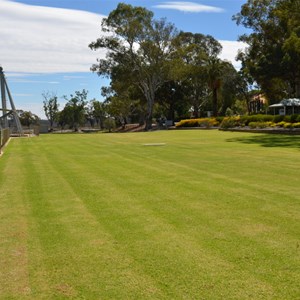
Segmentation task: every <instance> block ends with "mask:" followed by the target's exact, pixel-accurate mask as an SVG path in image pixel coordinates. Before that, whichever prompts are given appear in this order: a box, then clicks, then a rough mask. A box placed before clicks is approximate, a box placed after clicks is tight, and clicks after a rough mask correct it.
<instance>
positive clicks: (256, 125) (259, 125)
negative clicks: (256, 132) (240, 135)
mask: <svg viewBox="0 0 300 300" xmlns="http://www.w3.org/2000/svg"><path fill="white" fill-rule="evenodd" d="M271 124H272V122H250V123H249V127H250V128H251V129H254V128H261V129H262V128H267V127H269V126H270V125H271Z"/></svg>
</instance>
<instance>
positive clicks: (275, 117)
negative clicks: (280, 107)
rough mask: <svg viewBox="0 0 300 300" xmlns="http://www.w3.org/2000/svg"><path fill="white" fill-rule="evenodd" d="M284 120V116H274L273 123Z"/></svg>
mask: <svg viewBox="0 0 300 300" xmlns="http://www.w3.org/2000/svg"><path fill="white" fill-rule="evenodd" d="M283 120H284V116H281V115H275V116H274V119H273V121H274V123H279V122H282V121H283Z"/></svg>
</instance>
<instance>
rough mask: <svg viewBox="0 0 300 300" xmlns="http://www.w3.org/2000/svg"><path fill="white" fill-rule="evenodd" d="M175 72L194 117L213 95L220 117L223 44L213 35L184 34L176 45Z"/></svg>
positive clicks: (215, 112) (215, 109)
mask: <svg viewBox="0 0 300 300" xmlns="http://www.w3.org/2000/svg"><path fill="white" fill-rule="evenodd" d="M173 45H174V48H175V49H176V51H174V54H173V66H175V67H174V70H175V71H174V72H175V74H176V76H177V77H178V79H180V80H181V81H182V84H183V85H184V86H185V89H186V97H187V98H188V99H189V102H190V104H191V106H192V109H193V112H194V116H195V117H198V115H199V110H200V108H201V107H202V106H204V105H206V104H207V102H208V101H209V100H210V98H211V95H212V100H213V101H212V107H213V111H214V114H215V115H216V114H217V102H218V98H217V91H218V89H219V88H220V86H221V84H220V83H221V79H220V78H221V76H222V75H223V71H222V66H223V64H222V61H221V60H220V59H219V58H218V55H219V54H220V52H221V50H222V46H221V44H220V43H219V42H218V41H217V40H216V39H214V38H213V37H212V36H210V35H203V34H199V33H191V32H180V34H179V35H178V36H177V38H176V39H174V41H173Z"/></svg>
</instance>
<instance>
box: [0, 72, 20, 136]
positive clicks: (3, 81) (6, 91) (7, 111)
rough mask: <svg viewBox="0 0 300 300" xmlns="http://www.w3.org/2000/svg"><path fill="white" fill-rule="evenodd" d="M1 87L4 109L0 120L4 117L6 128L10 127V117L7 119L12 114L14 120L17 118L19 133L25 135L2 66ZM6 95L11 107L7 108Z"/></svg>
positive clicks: (2, 108) (0, 73) (0, 74)
mask: <svg viewBox="0 0 300 300" xmlns="http://www.w3.org/2000/svg"><path fill="white" fill-rule="evenodd" d="M0 88H1V102H2V107H1V108H0V110H2V116H0V120H1V119H3V126H4V128H8V119H7V117H8V116H9V115H12V116H13V118H14V120H15V123H16V126H17V130H18V133H19V135H23V128H22V125H21V122H20V119H19V116H18V114H17V111H16V107H15V104H14V101H13V98H12V96H11V93H10V91H9V88H8V85H7V82H6V79H5V75H4V72H3V68H2V67H0ZM6 96H8V99H9V102H10V107H11V109H8V108H7V100H6Z"/></svg>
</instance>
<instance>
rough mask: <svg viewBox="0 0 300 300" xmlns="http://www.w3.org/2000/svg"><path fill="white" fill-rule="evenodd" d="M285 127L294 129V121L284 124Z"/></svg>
mask: <svg viewBox="0 0 300 300" xmlns="http://www.w3.org/2000/svg"><path fill="white" fill-rule="evenodd" d="M283 127H284V128H288V129H292V128H293V124H292V123H288V122H286V123H285V124H284V125H283Z"/></svg>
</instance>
